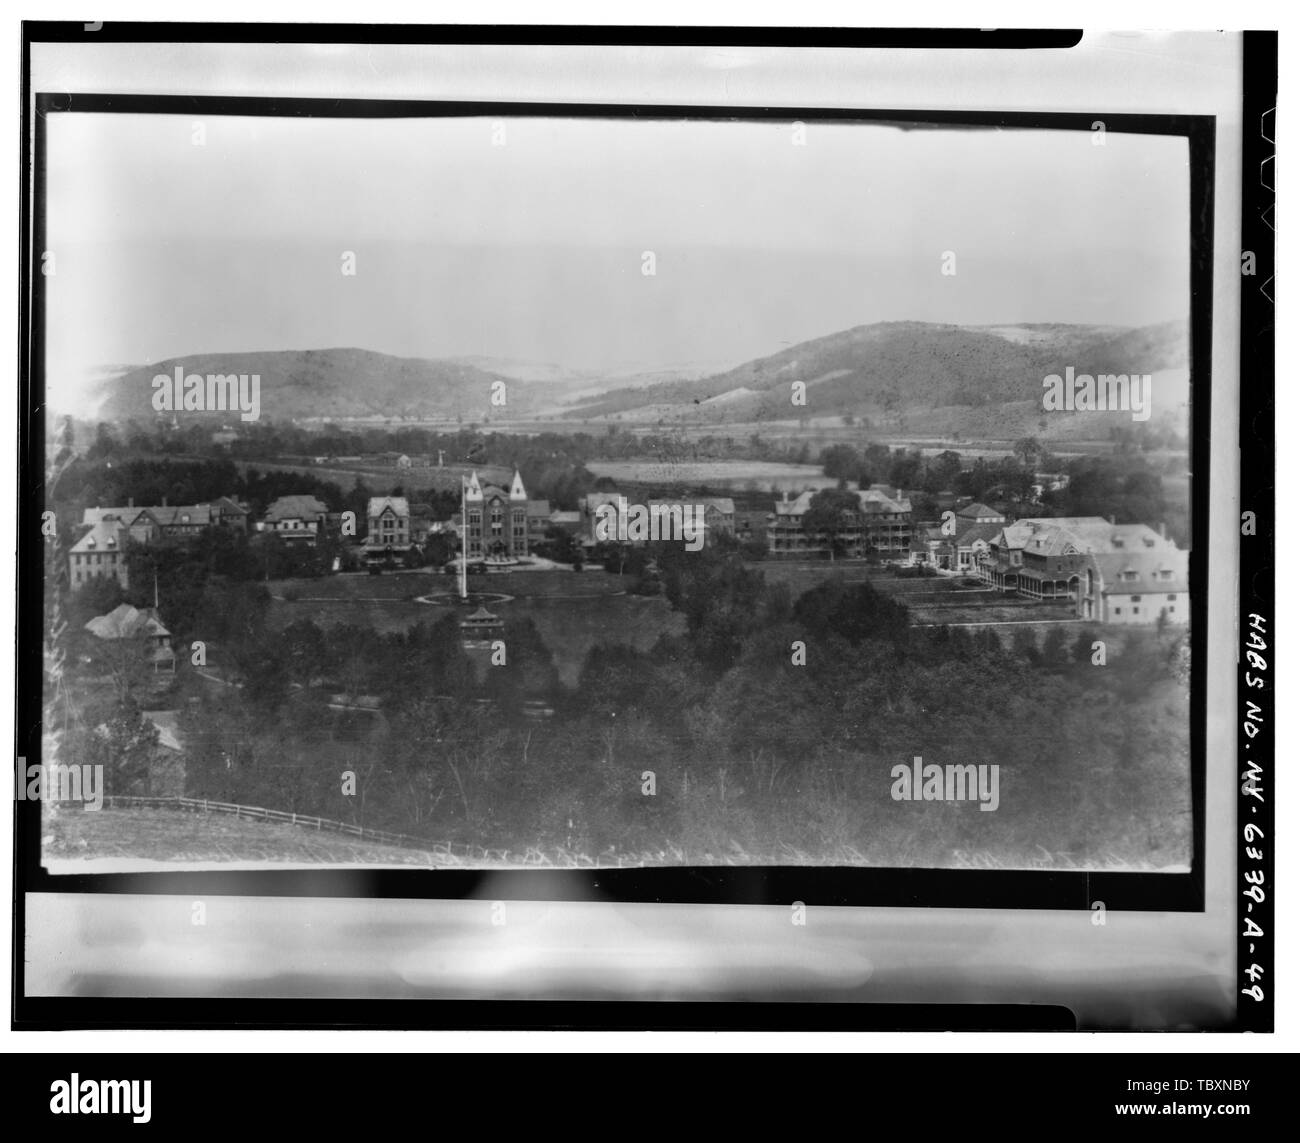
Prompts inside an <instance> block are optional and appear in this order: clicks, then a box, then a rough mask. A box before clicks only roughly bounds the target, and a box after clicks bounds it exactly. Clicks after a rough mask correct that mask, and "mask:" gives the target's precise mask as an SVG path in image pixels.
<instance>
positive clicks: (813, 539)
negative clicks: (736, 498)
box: [767, 484, 912, 560]
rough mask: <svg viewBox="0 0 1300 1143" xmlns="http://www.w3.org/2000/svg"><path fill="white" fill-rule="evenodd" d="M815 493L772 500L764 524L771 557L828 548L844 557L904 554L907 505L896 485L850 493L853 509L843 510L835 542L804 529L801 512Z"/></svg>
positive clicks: (812, 555)
mask: <svg viewBox="0 0 1300 1143" xmlns="http://www.w3.org/2000/svg"><path fill="white" fill-rule="evenodd" d="M815 495H816V491H815V490H814V489H811V488H810V489H808V490H806V491H804V492H801V493H800V494H799V495H798V496H796V497H795V498H794V499H793V500H791V499H790V498H789V495H788V494H785V495H783V496H782V498H781V499H780V500H779V501H778V502H777V504H776V511H775V512H773V513H772V515H771V516H769V517H768V524H767V550H768V555H770V556H771V557H772V558H774V559H823V558H828V557H829V556H830V555H831V553H832V550H833V548H834V547H838V549H839V551H840V552H841V553H842V554H843V555H845V556H848V557H850V558H858V559H860V558H863V557H865V556H867V555H868V554H871V553H879V554H881V555H885V556H886V557H888V558H891V559H902V560H907V559H908V558H909V553H910V548H911V544H912V503H911V501H910V500H908V499H907V497H905V496H904V495H903V494H902V490H901V489H888V488H887V487H886V486H885V485H881V484H873V485H872V486H871V487H870V488H864V489H858V490H857V491H856V492H854V493H853V495H855V496H856V497H857V501H858V503H857V507H856V508H855V509H854V510H853V511H849V512H845V513H844V514H843V518H842V522H841V526H840V530H839V532H838V533H837V535H836V537H835V539H836V541H837V543H836V544H835V545H832V543H831V537H830V536H828V535H826V534H825V533H819V532H813V531H810V530H808V529H806V528H805V527H804V516H805V514H806V513H807V512H808V509H809V508H811V507H812V501H813V497H814V496H815Z"/></svg>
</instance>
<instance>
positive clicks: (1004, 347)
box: [573, 322, 1187, 427]
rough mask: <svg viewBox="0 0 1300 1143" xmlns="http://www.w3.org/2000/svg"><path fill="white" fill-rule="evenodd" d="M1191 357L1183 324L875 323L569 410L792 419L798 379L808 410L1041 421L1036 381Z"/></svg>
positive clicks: (1170, 397) (1166, 398)
mask: <svg viewBox="0 0 1300 1143" xmlns="http://www.w3.org/2000/svg"><path fill="white" fill-rule="evenodd" d="M1186 362H1187V348H1186V331H1185V326H1184V325H1183V323H1180V322H1168V323H1164V324H1161V325H1153V326H1145V327H1141V328H1134V329H1129V328H1123V327H1117V326H1095V325H1003V326H957V325H935V324H929V323H925V322H882V323H879V324H876V325H869V326H857V327H856V328H854V329H849V330H844V331H843V332H841V333H834V334H830V335H829V336H827V337H821V338H816V339H815V340H812V341H806V342H802V343H801V344H799V345H796V346H793V347H791V348H790V349H785V350H782V351H781V352H780V353H775V354H772V355H771V356H770V357H763V358H759V359H758V360H756V361H750V362H747V363H746V364H744V365H741V366H739V367H738V368H736V369H732V370H729V371H728V372H725V373H719V374H715V375H713V376H711V377H706V378H702V379H699V380H686V381H676V382H673V383H668V384H661V385H651V386H648V387H637V388H626V387H625V388H618V389H612V390H610V391H608V392H606V393H604V394H602V395H600V396H598V397H595V398H592V399H589V400H587V401H585V402H583V403H582V404H581V405H580V406H579V407H577V408H576V409H574V410H573V412H574V413H576V414H577V415H580V416H583V417H592V418H598V417H608V416H615V415H632V416H633V417H636V418H641V417H645V418H651V419H664V420H668V419H690V420H693V421H701V422H717V423H720V424H734V423H738V422H749V421H765V420H786V421H788V420H790V419H792V418H794V417H797V416H799V415H800V413H801V410H799V409H797V408H795V407H793V406H792V405H791V403H790V394H791V382H794V381H802V382H803V383H804V384H805V385H806V386H807V398H808V404H807V406H806V412H807V414H808V415H810V416H818V417H825V416H845V415H849V416H854V417H863V416H865V417H868V418H870V419H873V420H884V421H891V420H894V421H896V420H897V419H898V418H900V417H902V418H906V419H907V420H909V421H913V422H915V423H916V424H917V425H918V426H919V425H920V424H921V423H922V422H934V421H936V420H937V421H942V422H944V423H948V422H952V421H957V422H961V421H965V420H969V421H971V422H972V423H973V422H980V421H987V420H989V419H990V418H989V417H988V416H987V415H986V416H980V415H979V414H980V413H984V414H989V413H997V412H999V411H1001V410H1003V409H1004V408H1005V407H1007V406H1012V407H1014V408H1015V410H1017V415H1016V416H1015V418H1014V419H1016V420H1022V419H1024V418H1025V417H1029V418H1031V419H1036V417H1037V414H1038V413H1039V412H1040V411H1041V404H1040V402H1041V397H1042V380H1043V378H1044V377H1045V376H1047V375H1048V374H1049V373H1060V372H1062V371H1063V370H1064V369H1065V367H1066V366H1067V365H1073V366H1074V367H1075V368H1076V369H1077V370H1078V371H1079V372H1090V373H1094V374H1095V373H1101V372H1104V373H1130V372H1140V373H1151V374H1157V373H1161V372H1163V371H1176V370H1178V369H1180V368H1184V369H1185V367H1186ZM1159 388H1160V386H1159V384H1157V390H1159ZM1166 388H1167V390H1168V391H1167V392H1166V393H1164V394H1160V393H1159V392H1158V394H1157V410H1159V409H1161V408H1162V407H1164V408H1169V409H1172V408H1176V407H1177V405H1178V404H1179V403H1180V402H1181V401H1183V400H1185V399H1186V397H1185V393H1180V392H1178V391H1177V386H1176V383H1175V385H1173V386H1166ZM992 419H993V420H994V421H995V422H996V420H997V417H996V416H995V417H993V418H992ZM936 427H938V426H936Z"/></svg>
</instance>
